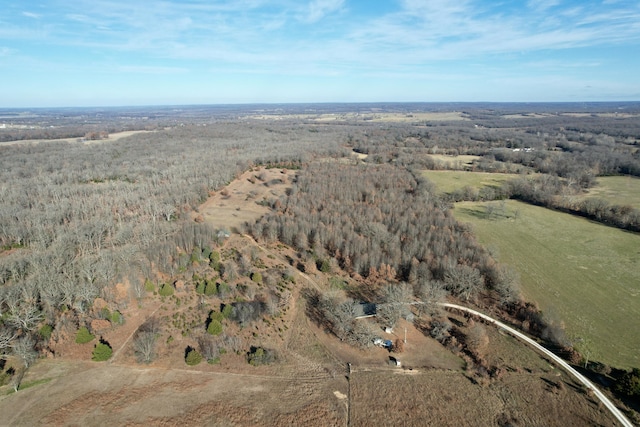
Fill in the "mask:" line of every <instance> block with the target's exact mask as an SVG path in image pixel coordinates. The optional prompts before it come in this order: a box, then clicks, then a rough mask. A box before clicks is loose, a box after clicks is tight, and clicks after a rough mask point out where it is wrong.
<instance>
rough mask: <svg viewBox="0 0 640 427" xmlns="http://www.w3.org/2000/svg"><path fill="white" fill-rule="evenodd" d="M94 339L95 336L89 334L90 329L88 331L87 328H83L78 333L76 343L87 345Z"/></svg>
mask: <svg viewBox="0 0 640 427" xmlns="http://www.w3.org/2000/svg"><path fill="white" fill-rule="evenodd" d="M94 339H95V336H94V335H93V334H92V333H91V332H89V329H87V327H86V326H82V327H81V328H80V329H78V332H77V333H76V343H78V344H86V343H88V342H91V341H93V340H94Z"/></svg>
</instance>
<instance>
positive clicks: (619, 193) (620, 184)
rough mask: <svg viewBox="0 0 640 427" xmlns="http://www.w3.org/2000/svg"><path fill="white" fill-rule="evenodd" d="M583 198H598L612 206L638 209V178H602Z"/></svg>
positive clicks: (639, 207) (639, 190) (639, 185)
mask: <svg viewBox="0 0 640 427" xmlns="http://www.w3.org/2000/svg"><path fill="white" fill-rule="evenodd" d="M597 182H598V184H597V185H596V186H595V187H593V188H592V189H590V190H589V193H588V194H587V195H586V196H585V197H584V198H591V197H599V198H602V199H605V200H607V201H608V202H609V203H611V204H612V205H631V206H633V207H634V208H636V209H640V178H635V177H631V176H604V177H600V178H598V181H597Z"/></svg>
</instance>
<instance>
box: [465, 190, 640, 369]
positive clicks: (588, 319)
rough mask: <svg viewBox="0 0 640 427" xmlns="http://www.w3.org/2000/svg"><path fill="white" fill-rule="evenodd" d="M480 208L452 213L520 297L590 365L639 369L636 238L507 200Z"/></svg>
mask: <svg viewBox="0 0 640 427" xmlns="http://www.w3.org/2000/svg"><path fill="white" fill-rule="evenodd" d="M490 203H495V204H498V203H501V202H490ZM487 205H488V203H480V202H478V203H475V202H462V203H458V204H456V206H455V209H454V215H455V216H456V218H457V219H458V220H459V221H462V222H468V223H471V224H473V229H474V232H475V234H476V235H477V237H478V239H479V240H480V242H481V243H483V244H484V245H485V246H487V247H489V248H490V249H491V250H492V251H493V252H494V254H495V255H496V256H497V258H498V260H499V261H500V262H501V263H505V264H508V265H511V266H512V267H514V268H515V269H516V270H517V271H518V272H519V273H520V275H521V284H522V293H523V296H524V297H525V298H526V299H527V300H531V301H535V302H537V303H538V304H539V306H540V308H541V309H542V311H543V312H544V313H545V315H547V316H548V317H549V318H550V319H553V320H557V321H560V320H561V321H563V322H564V323H565V325H566V330H567V334H568V336H569V338H570V339H572V341H573V342H574V344H575V345H576V347H577V348H578V349H579V350H580V351H581V352H582V353H583V354H587V355H589V356H590V359H593V360H598V361H601V362H604V363H607V364H610V365H613V366H617V367H624V368H629V367H632V366H636V367H637V366H640V322H639V320H638V319H640V235H637V234H633V233H628V232H625V231H622V230H619V229H616V228H612V227H607V226H604V225H601V224H597V223H594V222H591V221H588V220H586V219H584V218H580V217H576V216H572V215H569V214H564V213H559V212H555V211H552V210H549V209H545V208H541V207H537V206H532V205H528V204H525V203H521V202H518V201H513V200H509V201H507V202H506V204H505V205H503V206H499V207H498V208H496V209H487ZM489 212H491V215H489Z"/></svg>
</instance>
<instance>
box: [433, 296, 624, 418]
mask: <svg viewBox="0 0 640 427" xmlns="http://www.w3.org/2000/svg"><path fill="white" fill-rule="evenodd" d="M438 304H439V305H440V306H442V307H446V308H453V309H455V310H460V311H463V312H465V313H469V314H472V315H474V316H477V317H480V318H482V319H484V320H486V321H487V322H489V323H491V324H494V325H496V326H497V327H499V328H501V329H504V330H505V331H506V332H507V333H508V334H510V335H513V336H514V337H516V338H518V339H520V340H522V341H524V342H526V343H527V344H529V345H530V346H532V347H533V348H535V349H536V350H538V351H539V352H541V353H543V354H544V355H545V356H547V357H549V358H550V359H551V360H553V361H554V362H555V363H557V364H558V365H559V366H561V367H562V368H564V370H565V371H567V372H568V373H569V374H571V375H573V377H574V378H575V379H577V380H578V381H580V382H581V383H582V384H584V385H585V387H587V389H589V390H592V391H593V393H594V395H595V396H596V397H597V398H598V399H600V401H601V402H602V404H603V405H604V406H606V407H607V409H609V411H611V413H612V414H613V416H614V417H616V418H617V419H618V421H619V422H620V424H622V425H623V426H625V427H634V426H633V424H632V423H631V421H629V419H628V418H627V417H625V416H624V414H623V413H622V412H620V410H619V409H618V408H617V407H616V405H614V404H613V402H611V400H609V398H608V397H607V396H605V395H604V393H602V392H601V391H600V390H599V389H598V388H597V387H596V386H595V385H593V383H592V382H591V381H589V380H588V379H587V378H586V377H585V376H584V375H582V374H581V373H580V372H578V371H576V370H575V369H573V368H572V367H571V366H570V365H569V364H568V363H567V362H565V361H564V360H563V359H561V358H560V357H558V356H557V355H555V354H554V353H552V352H551V351H549V350H547V349H546V348H544V347H543V346H541V345H540V344H538V343H537V342H535V341H534V340H532V339H531V338H529V337H528V336H526V335H525V334H523V333H522V332H519V331H517V330H515V329H513V328H512V327H510V326H507V325H505V324H504V323H502V322H500V321H499V320H496V319H493V318H491V317H489V316H487V315H486V314H483V313H480V312H479V311H476V310H472V309H470V308H467V307H463V306H461V305H456V304H450V303H446V302H442V303H438Z"/></svg>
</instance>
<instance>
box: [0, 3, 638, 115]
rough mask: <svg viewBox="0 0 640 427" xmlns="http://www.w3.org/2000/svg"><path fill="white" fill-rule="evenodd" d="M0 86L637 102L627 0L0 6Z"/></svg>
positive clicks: (93, 94)
mask: <svg viewBox="0 0 640 427" xmlns="http://www.w3.org/2000/svg"><path fill="white" fill-rule="evenodd" d="M0 88H1V90H0V107H44V106H108V105H157V104H219V103H256V102H268V103H280V102H369V101H398V102H402V101H425V102H431V101H434V102H435V101H523V102H535V101H607V100H640V2H639V1H637V0H597V1H596V0H520V1H517V0H514V1H511V0H504V1H500V0H495V1H489V0H264V1H263V0H233V1H232V0H229V1H222V0H185V1H177V0H169V1H152V0H127V1H122V0H22V1H13V2H3V6H2V9H0Z"/></svg>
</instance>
